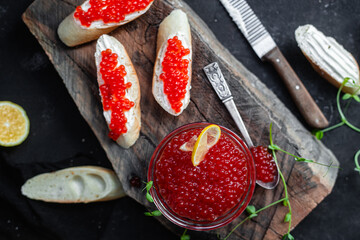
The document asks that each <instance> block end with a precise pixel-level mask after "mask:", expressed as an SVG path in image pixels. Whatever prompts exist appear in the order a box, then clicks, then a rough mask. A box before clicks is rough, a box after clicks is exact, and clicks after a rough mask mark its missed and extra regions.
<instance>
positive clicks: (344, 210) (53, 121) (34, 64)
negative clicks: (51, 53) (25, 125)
mask: <svg viewBox="0 0 360 240" xmlns="http://www.w3.org/2000/svg"><path fill="white" fill-rule="evenodd" d="M157 1H159V0H157ZM31 2H32V0H21V1H20V0H16V1H14V0H0V46H1V47H0V101H2V100H9V101H13V102H15V103H18V104H20V105H21V106H23V107H24V109H25V110H26V111H27V113H28V116H29V118H30V122H31V129H30V135H29V137H28V138H27V140H26V141H25V142H24V143H23V144H21V145H20V146H17V147H13V148H1V147H0V239H89V240H90V239H179V237H178V236H175V235H173V234H172V233H171V232H169V231H168V230H167V229H165V228H164V227H163V226H162V225H161V224H160V223H159V222H158V221H157V220H156V219H153V218H149V217H145V216H144V215H143V212H144V211H146V209H145V208H144V207H143V206H141V205H139V204H138V203H136V202H135V201H134V200H132V199H130V198H123V199H119V200H115V201H111V202H104V203H91V204H77V205H71V204H70V205H61V204H50V203H44V202H38V201H32V200H28V199H26V198H25V197H23V196H22V195H21V193H20V187H21V185H22V184H23V183H24V182H25V181H26V180H27V179H28V178H30V177H32V176H34V175H36V174H39V173H43V172H48V171H53V170H57V169H60V168H65V167H70V166H78V165H84V164H91V165H100V166H105V167H108V168H111V165H110V163H109V161H108V160H107V157H106V155H105V153H104V151H103V150H102V149H101V147H100V145H99V143H98V141H97V139H96V138H95V136H94V135H93V133H92V131H91V130H90V128H89V127H88V125H87V123H86V122H85V121H84V119H83V118H82V117H81V115H80V113H79V112H78V110H77V108H76V106H75V104H74V103H73V101H72V99H71V97H70V95H69V94H68V92H67V90H66V88H65V86H64V84H63V82H62V79H61V78H60V77H59V75H58V74H57V72H56V71H55V69H54V67H53V66H52V65H51V63H50V61H49V60H48V58H47V56H46V55H45V53H44V52H43V50H42V49H41V47H40V45H39V44H38V42H37V41H36V40H35V38H34V37H33V36H32V35H31V34H30V32H29V31H28V29H27V28H26V26H25V24H24V23H23V22H22V20H21V14H22V13H23V12H24V11H25V10H26V8H27V7H28V6H29V5H30V4H31ZM186 2H188V4H189V5H190V6H191V7H192V8H193V9H194V10H195V12H197V13H198V14H199V15H200V17H201V18H202V19H203V20H204V21H205V22H206V23H207V24H208V25H209V27H210V28H211V29H212V31H213V32H214V33H215V35H216V36H217V38H218V39H219V40H220V42H221V43H222V44H223V45H224V46H225V47H226V48H228V49H229V50H230V52H231V53H233V54H234V55H235V57H236V58H237V59H239V61H241V62H242V63H243V64H244V65H245V66H246V67H247V68H248V69H249V70H250V71H251V72H253V73H254V74H255V75H257V76H258V77H259V78H260V79H261V80H262V81H263V82H264V83H265V84H266V85H267V86H268V87H269V88H270V89H271V90H272V91H274V92H275V93H276V95H277V96H278V97H279V98H280V99H281V100H282V101H283V102H284V103H285V105H286V106H287V107H288V108H289V109H290V110H291V111H292V112H293V113H294V114H295V116H297V117H298V118H299V119H300V121H302V122H303V120H302V119H301V116H300V115H299V113H298V111H297V109H296V108H295V105H294V104H293V103H292V101H291V100H290V97H289V94H288V93H287V92H286V89H285V88H284V87H283V85H282V83H281V80H280V79H279V77H278V75H277V74H276V72H275V71H274V70H273V69H272V67H271V66H269V65H268V64H266V63H262V62H261V61H260V60H259V59H258V58H257V56H256V55H255V53H254V52H253V51H252V49H251V48H250V47H249V45H248V43H247V42H246V41H245V39H244V38H243V36H242V35H241V33H240V32H239V31H238V30H237V28H236V26H235V24H234V23H233V22H232V21H231V19H230V17H229V16H228V15H227V13H226V12H225V10H224V8H223V7H222V6H221V5H220V3H219V1H218V0H186ZM249 4H250V5H251V6H252V8H253V10H254V11H255V13H256V14H257V15H258V16H259V18H260V19H261V20H262V22H263V24H264V25H265V27H266V28H267V29H268V31H269V32H270V34H271V35H272V36H273V38H274V40H275V42H276V43H277V44H278V46H279V47H280V49H281V50H282V51H283V53H284V55H285V57H286V58H287V59H288V61H289V62H290V64H291V65H292V66H293V68H294V70H295V71H296V72H297V73H298V75H299V77H300V78H301V79H302V80H303V82H304V84H305V86H306V87H307V88H308V90H309V92H310V94H311V95H312V96H313V97H314V99H315V100H316V102H317V103H318V104H319V106H320V108H321V109H322V110H323V112H324V114H325V115H326V117H327V118H328V119H329V121H330V122H331V124H335V123H338V122H339V121H340V119H339V116H338V113H337V110H336V102H335V96H336V91H337V90H336V89H335V88H334V87H333V86H331V85H330V84H329V83H328V82H327V81H325V80H323V79H322V78H321V77H320V76H318V75H317V74H316V73H315V72H314V71H313V70H312V68H311V67H310V65H309V63H308V62H307V61H306V59H305V58H304V56H303V55H302V54H301V52H300V50H299V48H298V47H297V45H296V42H295V38H294V31H295V29H296V28H297V27H298V26H299V25H303V24H306V23H311V24H313V25H314V26H315V27H317V28H318V29H319V30H321V31H322V32H324V33H325V34H326V35H328V36H333V37H334V38H335V39H336V40H337V41H338V42H339V43H341V44H342V45H343V46H344V47H345V48H346V49H347V50H348V51H350V52H351V53H352V54H353V55H354V57H355V59H359V57H360V47H359V46H360V31H359V30H360V29H359V27H360V2H359V1H357V0H348V1H345V0H343V1H337V0H301V1H289V0H249ZM49 14H53V13H49ZM358 109H359V106H358V104H355V103H353V104H352V105H351V107H350V108H349V110H348V116H349V119H350V120H351V121H352V122H353V123H354V124H355V125H360V124H359V123H360V120H359V119H360V113H359V112H360V111H358ZM309 130H311V129H309ZM322 141H323V143H324V144H325V145H326V146H327V147H328V148H330V149H331V150H332V151H333V152H334V154H335V155H336V156H337V158H338V159H339V161H340V163H341V166H342V167H343V170H341V171H340V172H339V176H338V180H337V182H336V185H335V187H334V190H333V192H332V194H331V195H330V196H329V197H327V198H326V199H325V200H324V201H323V202H322V203H321V204H320V205H319V206H318V207H317V208H316V209H315V210H314V211H313V212H312V213H311V214H310V215H309V216H308V217H307V218H306V219H305V220H304V221H303V222H301V223H300V224H299V225H298V226H297V227H296V229H295V230H293V231H292V234H293V235H294V237H295V239H360V232H359V231H358V227H359V226H360V218H359V217H358V216H359V214H358V213H359V212H360V176H359V174H358V173H357V172H355V171H354V160H353V157H354V154H355V152H356V151H357V150H358V149H359V148H360V144H359V141H360V134H359V133H356V132H353V131H351V130H350V129H348V128H346V127H342V128H340V129H336V130H334V131H331V132H328V133H326V134H325V137H324V139H323V140H322ZM190 235H191V231H190Z"/></svg>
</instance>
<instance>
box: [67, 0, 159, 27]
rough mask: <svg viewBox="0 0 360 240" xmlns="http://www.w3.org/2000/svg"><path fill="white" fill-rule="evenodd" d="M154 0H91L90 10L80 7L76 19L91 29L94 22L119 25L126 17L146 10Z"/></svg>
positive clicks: (76, 12)
mask: <svg viewBox="0 0 360 240" xmlns="http://www.w3.org/2000/svg"><path fill="white" fill-rule="evenodd" d="M153 1H154V0H90V1H89V4H90V8H89V9H88V10H86V11H85V10H83V9H82V8H81V6H78V7H77V8H76V10H75V13H74V17H75V18H76V19H78V20H79V21H80V23H81V25H83V26H85V27H90V25H91V23H92V22H94V21H103V22H104V23H118V22H120V21H122V20H124V19H125V16H126V15H128V14H130V13H134V12H138V11H142V10H144V9H146V8H147V7H148V6H149V4H150V3H152V2H153Z"/></svg>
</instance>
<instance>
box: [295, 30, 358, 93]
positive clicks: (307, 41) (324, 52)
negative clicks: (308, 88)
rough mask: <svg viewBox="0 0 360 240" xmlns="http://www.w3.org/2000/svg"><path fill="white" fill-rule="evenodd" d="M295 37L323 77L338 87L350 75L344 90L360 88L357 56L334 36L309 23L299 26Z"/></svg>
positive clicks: (349, 91) (353, 91) (349, 90)
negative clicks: (327, 35) (325, 33)
mask: <svg viewBox="0 0 360 240" xmlns="http://www.w3.org/2000/svg"><path fill="white" fill-rule="evenodd" d="M295 38H296V41H297V43H298V45H299V47H300V49H301V51H302V52H303V54H304V55H305V57H306V58H307V59H308V61H309V62H310V63H311V65H312V67H313V68H314V69H315V71H317V72H318V73H319V74H320V75H321V76H322V77H324V78H325V79H326V80H328V81H329V82H330V83H331V84H333V85H334V86H336V87H337V88H339V87H340V86H341V84H342V82H343V80H344V78H346V77H349V78H350V80H349V81H348V82H347V84H346V85H345V86H344V88H343V89H342V90H343V92H346V93H351V94H353V93H355V92H356V91H357V90H358V88H359V85H360V82H359V66H358V64H357V62H356V60H355V58H354V57H353V56H352V55H351V54H350V53H349V52H348V51H346V50H345V49H344V47H343V46H341V45H340V44H339V43H338V42H336V40H335V39H334V38H332V37H326V36H325V35H324V34H323V33H322V32H320V31H318V30H317V29H316V28H315V27H314V26H312V25H309V24H308V25H304V26H300V27H298V28H297V29H296V31H295ZM357 94H360V92H359V91H358V92H357Z"/></svg>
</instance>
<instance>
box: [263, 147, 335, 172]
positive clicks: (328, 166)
mask: <svg viewBox="0 0 360 240" xmlns="http://www.w3.org/2000/svg"><path fill="white" fill-rule="evenodd" d="M268 148H269V149H270V150H274V151H280V152H283V153H285V154H287V155H289V156H292V157H294V160H295V161H297V162H307V163H314V164H317V165H320V166H324V167H327V168H328V170H327V172H328V171H329V169H330V168H340V167H339V166H333V165H332V164H333V163H332V162H331V163H330V164H324V163H319V162H316V161H314V160H311V159H306V158H303V157H299V156H296V155H294V154H292V153H289V152H287V151H285V150H283V149H281V148H280V147H279V146H278V145H275V144H273V145H271V144H270V145H269V146H268ZM327 172H326V173H327ZM325 175H326V174H325Z"/></svg>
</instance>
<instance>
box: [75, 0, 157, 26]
mask: <svg viewBox="0 0 360 240" xmlns="http://www.w3.org/2000/svg"><path fill="white" fill-rule="evenodd" d="M151 4H152V3H150V4H149V6H147V7H146V8H145V9H144V10H142V11H137V12H133V13H130V14H127V15H125V19H124V20H122V21H121V22H117V23H104V22H103V21H102V20H97V21H93V22H92V23H91V25H90V27H86V26H83V25H82V24H81V22H80V21H79V20H78V19H76V18H75V17H74V20H75V22H76V23H77V24H79V25H80V26H81V28H83V29H91V28H98V29H102V28H109V27H114V26H120V25H123V24H125V23H127V22H130V21H132V20H133V19H134V18H136V17H137V16H139V15H141V14H143V13H144V12H146V11H147V10H148V9H149V8H150V6H151ZM90 7H91V4H90V1H89V0H88V1H85V2H84V3H83V4H82V5H81V8H82V10H84V11H85V12H86V11H87V10H89V8H90ZM104 9H106V7H104Z"/></svg>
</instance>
